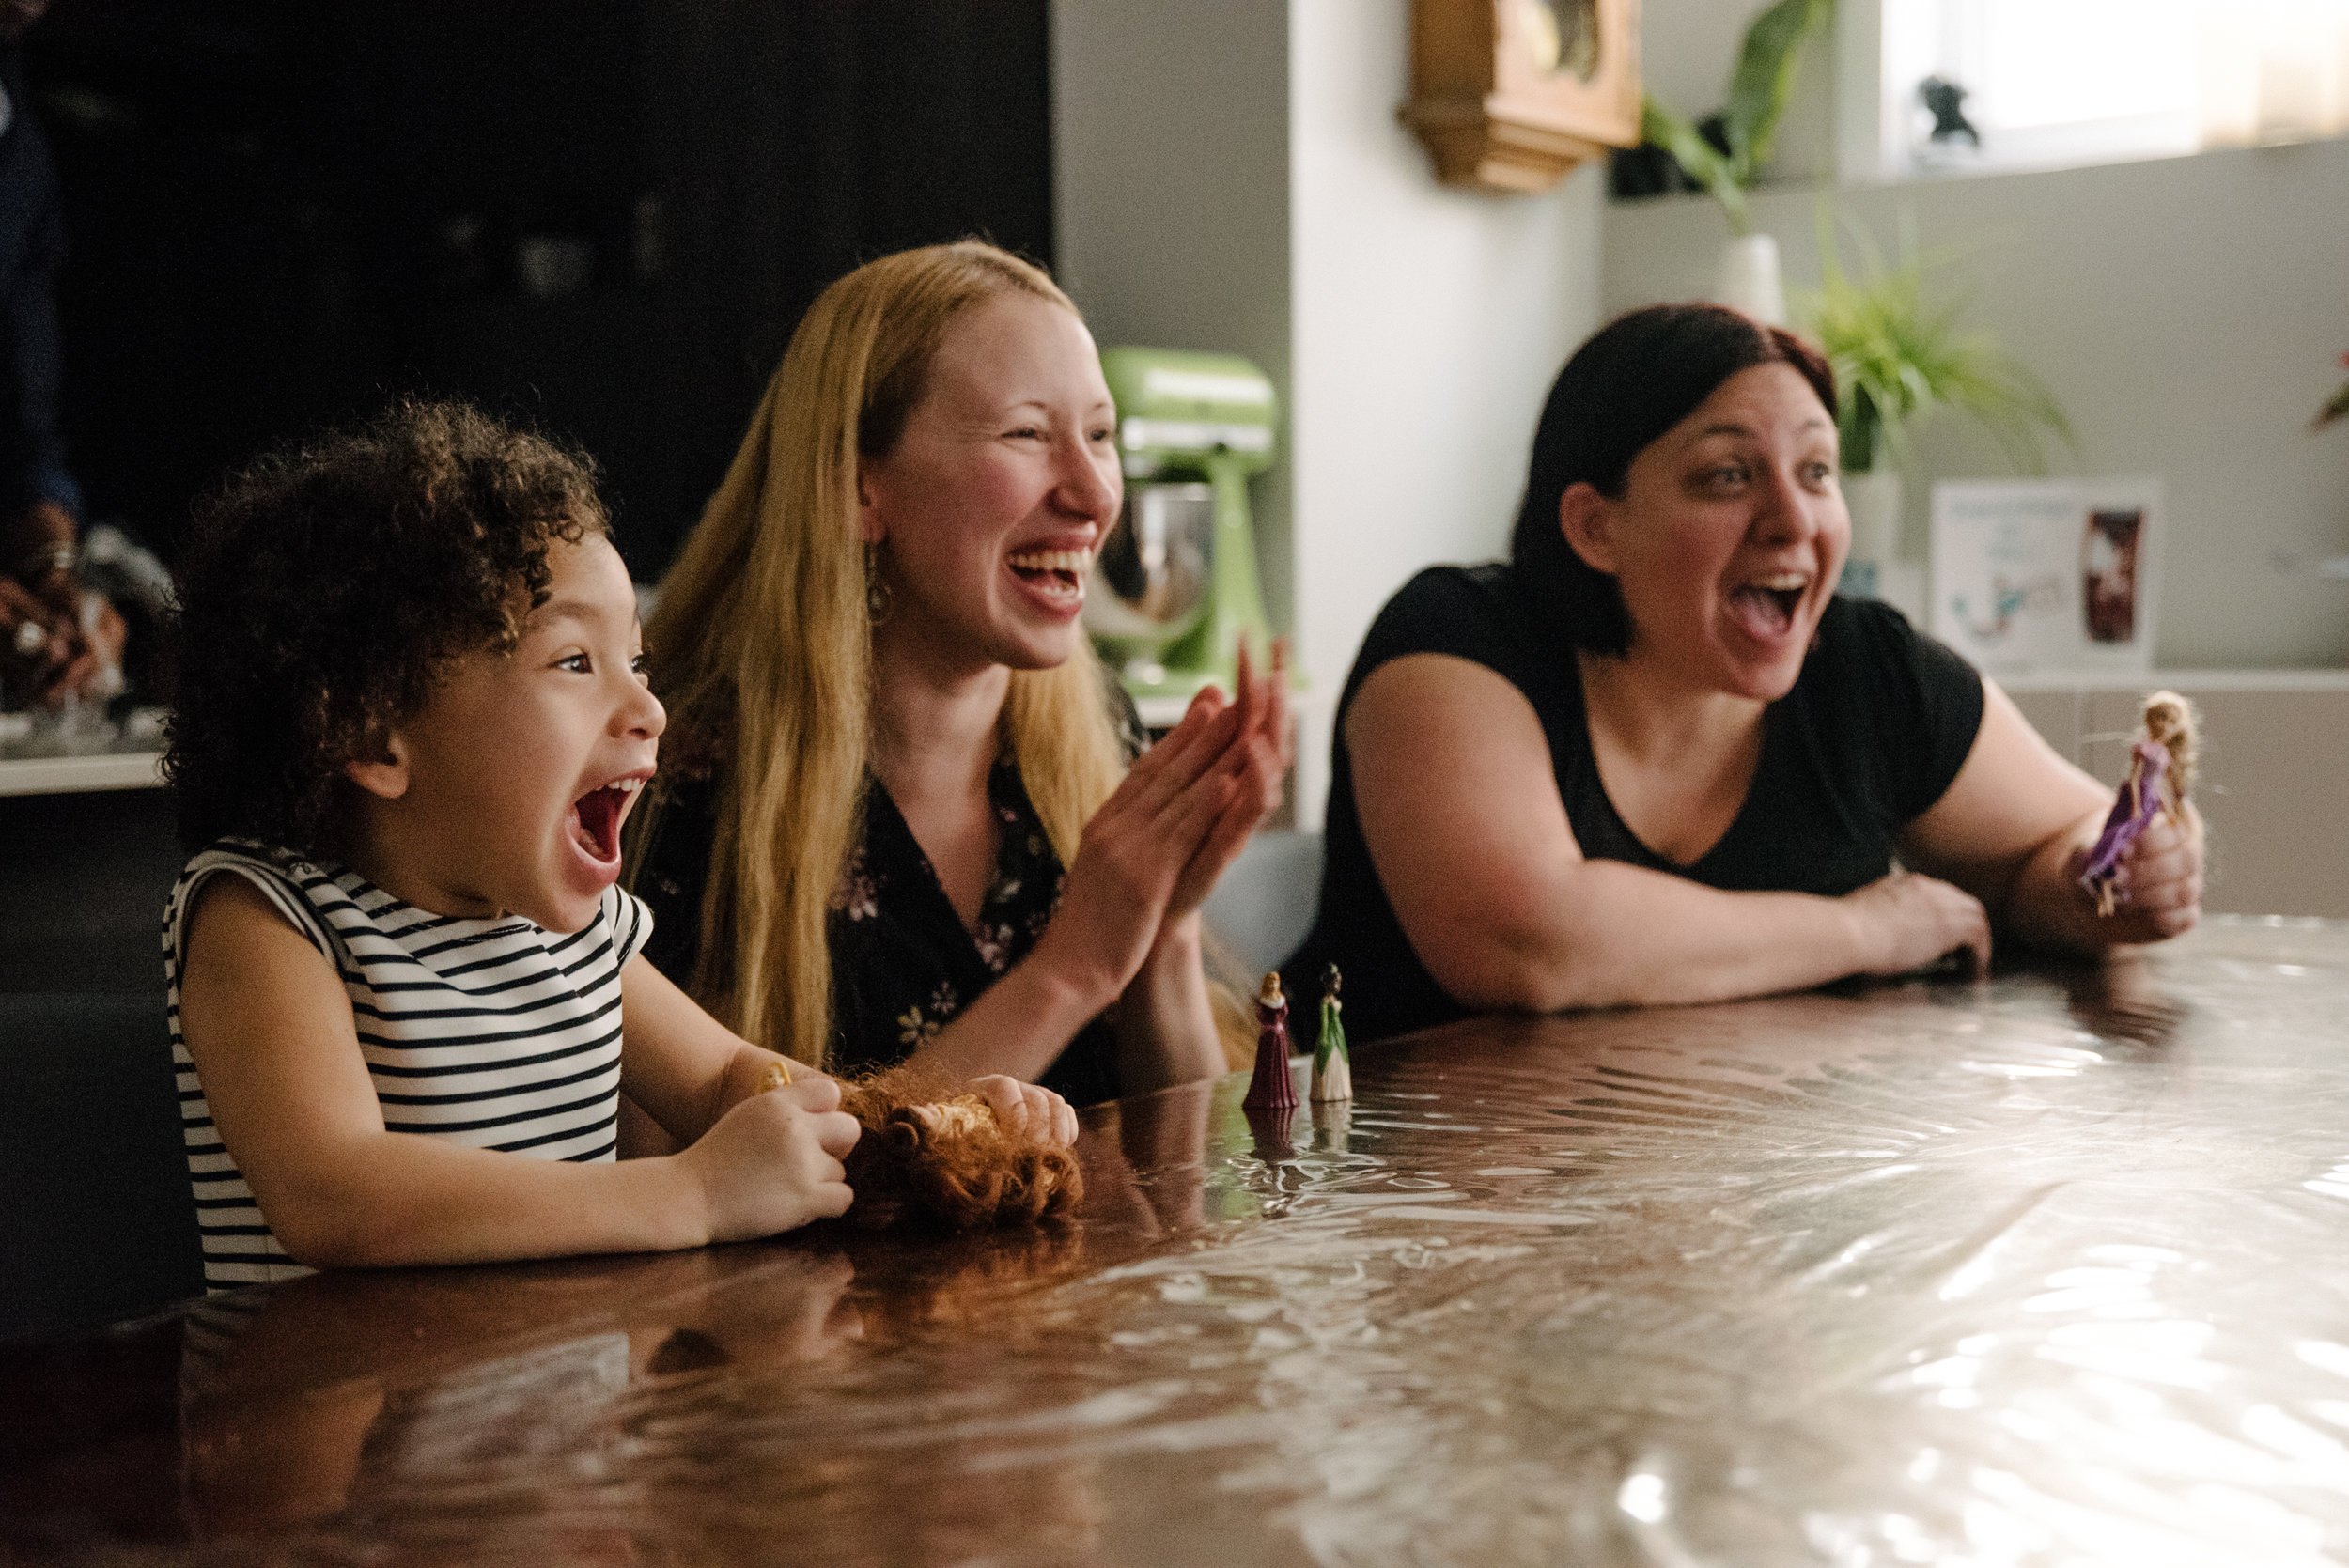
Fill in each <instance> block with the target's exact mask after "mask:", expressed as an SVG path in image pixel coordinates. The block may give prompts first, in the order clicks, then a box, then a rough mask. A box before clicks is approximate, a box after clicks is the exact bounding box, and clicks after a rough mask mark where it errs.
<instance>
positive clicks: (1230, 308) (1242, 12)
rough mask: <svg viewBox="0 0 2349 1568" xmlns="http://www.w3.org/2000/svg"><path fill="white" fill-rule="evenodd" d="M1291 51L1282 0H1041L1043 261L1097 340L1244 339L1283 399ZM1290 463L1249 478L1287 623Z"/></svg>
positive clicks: (1190, 345)
mask: <svg viewBox="0 0 2349 1568" xmlns="http://www.w3.org/2000/svg"><path fill="white" fill-rule="evenodd" d="M1288 65H1289V59H1288V17H1287V7H1286V6H1285V5H1283V4H1281V3H1280V0H1058V3H1056V4H1055V5H1054V6H1053V7H1052V199H1053V214H1052V217H1053V231H1054V232H1053V250H1054V252H1055V256H1054V261H1055V263H1056V266H1057V271H1058V272H1059V277H1060V282H1061V286H1062V287H1065V288H1066V289H1067V290H1068V292H1069V296H1070V298H1072V299H1074V300H1075V301H1076V302H1077V304H1078V306H1079V307H1080V308H1081V309H1082V310H1083V311H1084V313H1085V318H1086V320H1087V322H1088V323H1089V324H1090V325H1091V326H1092V328H1093V333H1094V336H1095V337H1096V339H1097V340H1098V341H1099V342H1100V343H1101V344H1102V345H1103V346H1104V347H1109V346H1112V345H1115V344H1121V343H1128V344H1142V345H1144V346H1147V347H1149V348H1154V349H1206V350H1209V351H1213V352H1220V353H1234V354H1244V355H1246V356H1247V357H1248V358H1249V359H1251V360H1253V361H1254V362H1255V363H1256V365H1258V366H1259V367H1260V368H1262V369H1263V371H1264V372H1265V374H1267V375H1268V376H1270V377H1271V378H1272V380H1273V384H1274V385H1276V386H1278V387H1280V388H1281V389H1282V393H1283V400H1284V401H1285V398H1286V395H1287V392H1288V388H1289V380H1290V378H1289V316H1290V311H1289V190H1288V178H1289V172H1288V171H1289V123H1288V120H1289V116H1288V102H1289V88H1288ZM1285 434H1286V432H1285V431H1284V432H1283V449H1285V447H1286V444H1287V443H1286V440H1285ZM1289 478H1290V474H1289V468H1288V465H1287V464H1286V463H1281V464H1279V465H1277V466H1276V467H1275V468H1274V469H1273V471H1272V472H1271V473H1269V474H1266V475H1264V476H1263V477H1262V478H1260V479H1258V480H1257V481H1256V482H1255V484H1254V486H1253V487H1252V502H1253V504H1254V511H1253V515H1254V518H1255V522H1256V535H1257V554H1258V556H1259V558H1260V561H1261V565H1262V567H1263V574H1264V579H1265V584H1264V586H1265V602H1266V604H1267V606H1268V609H1269V610H1270V613H1271V614H1272V618H1273V623H1274V624H1275V625H1276V626H1279V627H1281V628H1283V629H1286V628H1288V626H1289V625H1290V621H1289V607H1290V602H1291V593H1290V579H1289V561H1290V551H1289Z"/></svg>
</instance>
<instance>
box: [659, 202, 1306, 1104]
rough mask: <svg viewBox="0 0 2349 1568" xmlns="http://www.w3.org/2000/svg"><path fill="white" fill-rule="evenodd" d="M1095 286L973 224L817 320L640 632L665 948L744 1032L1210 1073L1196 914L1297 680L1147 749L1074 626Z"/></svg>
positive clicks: (793, 348) (835, 1062)
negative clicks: (1137, 750)
mask: <svg viewBox="0 0 2349 1568" xmlns="http://www.w3.org/2000/svg"><path fill="white" fill-rule="evenodd" d="M1121 495H1122V480H1121V475H1120V468H1119V463H1118V457H1117V449H1116V442H1115V419H1114V411H1113V410H1112V405H1111V402H1110V396H1109V391H1108V388H1107V387H1106V386H1105V385H1104V384H1103V382H1102V380H1101V373H1100V368H1099V362H1098V359H1097V353H1096V350H1095V348H1094V344H1093V339H1092V336H1091V335H1090V334H1088V333H1087V332H1086V330H1085V326H1084V322H1083V321H1082V319H1081V318H1080V317H1079V316H1078V314H1077V311H1076V307H1075V306H1074V305H1072V304H1071V303H1069V302H1068V299H1067V297H1066V295H1064V294H1063V293H1062V292H1061V291H1060V290H1059V289H1058V288H1057V287H1054V286H1053V284H1052V282H1051V280H1050V279H1049V278H1048V277H1046V276H1045V275H1044V274H1043V273H1042V272H1039V271H1037V270H1036V269H1035V268H1034V267H1032V266H1029V265H1028V264H1027V263H1025V262H1022V261H1020V260H1019V259H1018V258H1017V257H1014V256H1010V255H1008V254H1006V253H1004V252H1003V251H1000V250H997V249H995V248H994V247H992V246H989V245H984V244H979V243H975V242H967V241H966V242H964V243H960V244H955V245H941V246H934V247H930V248H927V249H924V250H916V251H908V252H904V253H901V254H899V255H896V256H886V257H883V258H882V259H880V260H879V261H875V262H872V263H870V264H868V265H866V266H864V267H863V268H860V269H859V270H858V271H856V272H852V273H850V274H849V275H848V276H847V277H845V278H842V279H841V280H840V281H838V282H837V283H835V284H833V285H832V287H830V288H829V289H827V290H825V292H824V294H823V296H822V297H821V298H820V299H818V300H817V303H816V304H815V305H814V307H813V308H811V309H810V310H809V312H808V314H807V317H806V318H805V319H804V320H802V321H801V324H800V328H799V330H798V332H797V333H796V334H794V335H793V337H792V340H791V345H790V348H789V349H787V350H786V353H785V355H784V359H783V364H782V366H781V367H780V368H779V369H778V370H777V371H776V372H775V376H774V380H772V381H771V382H770V384H769V386H768V388H767V395H766V397H765V399H764V400H763V401H762V402H761V404H760V405H759V409H758V411H757V412H756V414H754V416H753V418H752V422H751V429H750V434H749V435H748V437H747V438H746V439H745V440H744V442H743V443H742V448H741V450H740V452H739V454H738V455H737V456H736V458H735V461H734V465H733V467H732V469H731V470H730V471H729V472H728V474H727V475H726V478H725V482H724V484H723V486H722V487H721V488H720V489H719V490H718V493H717V495H716V496H715V497H714V498H712V500H711V501H710V504H709V507H708V511H707V513H706V514H705V515H704V517H703V519H702V521H701V523H700V525H699V526H698V527H697V528H696V529H695V530H694V532H693V534H692V537H691V538H690V539H688V541H687V542H686V545H685V548H684V550H683V551H682V552H681V553H680V555H679V556H678V559H677V566H676V567H675V568H674V569H673V570H672V571H671V572H670V574H669V577H668V579H667V581H666V582H664V583H663V584H662V586H661V600H660V605H659V608H658V610H657V611H656V613H655V614H654V616H653V620H652V624H651V626H650V628H649V629H647V636H646V641H647V644H648V646H649V647H650V648H651V649H652V650H653V653H652V658H653V660H654V664H655V668H656V671H657V673H658V680H659V685H660V689H661V693H662V695H663V697H664V698H665V699H666V701H667V702H668V704H669V706H670V713H671V720H670V731H669V734H670V737H671V739H670V741H669V743H668V744H666V745H665V746H664V751H663V757H662V763H661V776H660V780H659V781H658V784H657V786H656V790H655V794H654V798H653V799H652V800H650V801H648V802H647V806H648V809H646V811H644V812H643V813H642V817H643V821H642V826H641V827H640V830H639V832H638V835H637V839H636V841H635V844H634V846H633V853H632V856H631V859H632V862H633V865H634V875H635V887H636V889H637V891H638V892H639V893H641V894H642V895H643V896H644V897H645V898H646V900H647V901H648V902H649V903H651V904H652V906H653V908H654V909H655V911H656V914H657V916H658V921H657V924H656V928H655V938H654V945H653V946H651V947H649V948H648V949H647V955H648V956H650V957H651V958H652V960H653V962H654V963H655V964H656V966H658V967H660V968H661V969H663V970H666V971H667V972H668V973H669V974H670V975H671V976H672V977H673V978H675V979H677V981H679V983H681V984H683V985H685V986H687V987H688V988H689V989H690V990H691V991H692V993H693V994H694V995H695V996H696V997H698V998H699V999H701V1000H702V1001H703V1002H704V1003H705V1005H707V1006H708V1007H709V1008H710V1009H711V1010H712V1011H714V1012H715V1013H716V1014H717V1016H718V1017H720V1018H722V1019H723V1020H725V1021H726V1023H727V1024H728V1025H729V1026H731V1027H732V1028H734V1029H735V1030H736V1031H738V1032H739V1033H741V1034H742V1035H743V1036H744V1037H745V1038H748V1039H750V1040H753V1041H755V1042H757V1043H758V1044H761V1045H764V1046H768V1047H770V1048H773V1049H775V1050H778V1051H781V1052H783V1053H785V1054H786V1055H789V1056H793V1057H796V1058H798V1059H800V1060H801V1061H803V1062H808V1063H820V1064H824V1065H828V1066H833V1067H839V1068H847V1069H855V1068H860V1067H864V1066H870V1065H876V1064H880V1063H889V1062H894V1061H896V1060H900V1059H903V1058H906V1057H913V1058H917V1059H919V1060H922V1061H925V1062H926V1063H931V1064H933V1065H935V1066H937V1067H938V1068H939V1069H940V1070H941V1071H942V1072H944V1073H947V1074H949V1075H951V1076H953V1077H955V1078H957V1079H960V1078H967V1077H970V1076H972V1075H973V1074H978V1073H985V1072H1003V1073H1009V1074H1011V1075H1013V1076H1015V1077H1018V1078H1020V1079H1027V1080H1030V1081H1033V1082H1040V1083H1042V1084H1044V1085H1045V1086H1046V1087H1048V1088H1052V1089H1057V1090H1059V1091H1060V1092H1061V1093H1062V1094H1065V1095H1066V1097H1067V1098H1068V1099H1069V1100H1070V1101H1071V1102H1072V1103H1075V1104H1080V1105H1082V1104H1087V1103H1090V1102H1093V1101H1097V1100H1102V1099H1107V1098H1111V1097H1113V1096H1116V1095H1119V1094H1134V1093H1139V1092H1143V1091H1147V1090H1150V1089H1155V1088H1159V1087H1162V1086H1164V1085H1166V1084H1170V1083H1178V1082H1183V1081H1187V1080H1189V1079H1197V1078H1204V1077H1208V1076H1211V1075H1213V1074H1215V1073H1219V1072H1221V1071H1222V1070H1223V1067H1224V1059H1223V1055H1222V1051H1221V1047H1220V1046H1219V1044H1218V1042H1217V1038H1216V1032H1215V1026H1214V1021H1213V1017H1212V1015H1211V1013H1210V1010H1209V1004H1208V997H1207V989H1206V980H1205V978H1204V976H1203V973H1202V970H1201V964H1200V951H1199V919H1198V909H1199V905H1200V903H1201V901H1202V900H1203V899H1204V898H1205V897H1206V894H1207V893H1208V891H1209V890H1210V889H1211V888H1212V887H1213V886H1214V883H1215V879H1216V877H1218V876H1219V875H1220V874H1221V872H1222V870H1223V868H1224V866H1225V865H1226V864H1228V863H1229V862H1230V861H1231V859H1232V858H1233V856H1234V855H1236V854H1237V852H1238V850H1239V847H1240V846H1241V845H1242V844H1243V843H1245V842H1246V840H1247V837H1248V835H1249V833H1250V832H1251V831H1253V830H1254V828H1255V827H1256V825H1257V824H1258V823H1259V822H1261V821H1262V820H1263V819H1264V817H1265V815H1267V814H1268V812H1269V811H1270V810H1271V809H1272V807H1273V805H1274V804H1275V803H1276V802H1277V800H1278V798H1279V790H1280V782H1279V781H1280V776H1281V772H1282V769H1283V757H1282V755H1281V739H1280V737H1282V736H1283V733H1284V729H1285V725H1284V722H1283V713H1282V697H1281V694H1280V690H1279V680H1278V678H1277V674H1276V676H1275V677H1274V678H1270V679H1262V678H1259V679H1250V678H1248V677H1247V675H1245V673H1243V676H1242V680H1241V682H1240V686H1241V691H1240V692H1239V695H1238V699H1237V701H1236V702H1229V703H1227V702H1226V701H1225V700H1224V698H1223V697H1222V696H1221V694H1220V693H1217V692H1213V691H1209V692H1206V693H1203V694H1202V696H1201V698H1200V700H1199V701H1198V702H1196V703H1194V704H1193V705H1192V706H1191V708H1190V712H1189V713H1187V714H1186V715H1185V717H1184V719H1183V722H1182V723H1181V724H1180V725H1178V726H1177V727H1176V728H1175V730H1174V732H1173V733H1172V734H1170V735H1169V736H1168V737H1166V738H1165V739H1163V740H1162V741H1160V742H1159V744H1158V745H1157V746H1156V747H1153V748H1151V749H1150V750H1148V751H1147V752H1145V753H1142V754H1141V756H1140V757H1139V759H1138V760H1136V761H1134V762H1133V764H1132V767H1131V768H1130V770H1128V767H1127V762H1128V755H1129V753H1130V748H1129V746H1128V743H1127V740H1126V737H1125V728H1124V726H1122V725H1121V722H1120V714H1121V712H1122V713H1128V714H1129V713H1130V708H1129V707H1127V706H1124V705H1123V704H1122V700H1121V699H1119V698H1118V697H1117V696H1116V695H1115V691H1114V688H1113V686H1112V683H1111V682H1110V680H1109V679H1108V677H1107V675H1105V673H1104V671H1103V670H1102V667H1101V665H1100V664H1099V662H1098V661H1097V660H1096V659H1095V658H1094V656H1093V653H1092V651H1091V648H1090V645H1089V644H1087V643H1086V641H1085V638H1084V635H1083V633H1082V631H1081V629H1080V628H1079V626H1078V624H1077V617H1078V612H1079V610H1080V608H1081V605H1082V603H1083V596H1084V591H1085V573H1086V570H1087V568H1088V567H1090V565H1091V563H1092V559H1093V554H1094V551H1095V550H1096V548H1097V546H1098V544H1099V542H1100V539H1101V536H1102V535H1103V534H1104V533H1105V532H1106V531H1107V530H1108V528H1109V527H1110V525H1111V524H1112V522H1113V521H1115V520H1116V518H1117V513H1118V506H1119V504H1120V500H1121Z"/></svg>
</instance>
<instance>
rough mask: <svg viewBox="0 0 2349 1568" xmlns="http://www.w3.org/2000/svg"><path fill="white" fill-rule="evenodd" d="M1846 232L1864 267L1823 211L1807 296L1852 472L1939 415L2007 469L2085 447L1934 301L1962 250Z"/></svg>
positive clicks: (1958, 309) (2038, 466)
mask: <svg viewBox="0 0 2349 1568" xmlns="http://www.w3.org/2000/svg"><path fill="white" fill-rule="evenodd" d="M1844 226H1845V227H1846V228H1848V229H1849V230H1850V233H1851V236H1852V240H1853V241H1854V243H1855V246H1856V248H1857V249H1858V251H1859V266H1858V268H1856V269H1854V270H1851V271H1846V270H1845V268H1844V266H1843V256H1842V254H1841V246H1840V243H1839V242H1838V241H1837V238H1836V235H1835V232H1834V227H1833V225H1832V224H1830V222H1829V221H1828V212H1827V210H1826V206H1825V204H1824V203H1822V204H1821V210H1820V213H1819V217H1818V227H1819V241H1820V242H1819V257H1820V262H1819V269H1820V276H1821V282H1820V287H1819V288H1818V289H1817V290H1816V292H1814V293H1812V294H1809V295H1807V296H1798V297H1797V298H1798V303H1799V305H1800V308H1801V310H1802V313H1803V315H1804V317H1805V318H1806V319H1807V321H1808V323H1809V324H1810V326H1811V329H1812V332H1813V333H1814V334H1816V335H1817V337H1818V339H1819V343H1820V346H1821V347H1822V348H1823V349H1826V351H1827V355H1828V362H1829V363H1830V364H1832V365H1834V367H1835V379H1836V382H1837V386H1838V389H1839V394H1838V395H1839V397H1840V398H1841V400H1842V403H1843V407H1842V408H1840V409H1839V410H1838V411H1837V415H1836V425H1837V429H1838V431H1839V432H1840V434H1841V437H1842V440H1843V457H1844V466H1845V467H1847V468H1850V469H1851V470H1853V471H1854V472H1855V473H1857V472H1864V471H1865V470H1866V469H1868V468H1870V467H1873V466H1874V465H1875V461H1876V460H1877V459H1878V458H1890V460H1892V461H1893V462H1896V463H1897V462H1901V461H1904V460H1905V459H1906V451H1907V443H1906V427H1907V425H1908V423H1909V422H1910V421H1911V420H1913V419H1916V418H1918V417H1920V416H1921V415H1923V414H1925V413H1927V412H1929V411H1931V410H1933V409H1935V408H1937V407H1949V408H1953V409H1958V410H1961V411H1964V412H1966V413H1968V414H1970V415H1972V416H1973V417H1974V418H1975V419H1976V420H1978V421H1979V422H1980V423H1981V424H1982V426H1983V428H1984V429H1985V430H1987V431H1988V432H1989V434H1990V436H1991V438H1992V439H1993V440H1995V441H1996V442H1998V443H1999V450H2000V451H2001V452H2002V453H2003V454H2004V455H2005V457H2006V458H2007V460H2008V461H2009V462H2010V463H2012V464H2014V465H2015V467H2016V468H2018V469H2021V470H2024V471H2027V472H2034V473H2035V472H2042V471H2044V469H2045V467H2046V463H2045V454H2044V452H2043V449H2042V446H2041V436H2042V434H2043V433H2046V434H2052V435H2054V436H2056V437H2059V438H2060V439H2061V440H2062V441H2063V442H2066V443H2067V444H2077V443H2076V442H2075V440H2074V436H2073V433H2072V427H2071V423H2070V422H2069V421H2068V420H2067V419H2065V418H2064V415H2063V411H2062V409H2061V407H2060V406H2059V405H2058V404H2057V402H2056V400H2055V397H2054V396H2053V394H2051V393H2049V392H2048V390H2047V388H2046V385H2045V384H2044V383H2042V382H2041V381H2040V380H2038V378H2037V377H2035V376H2033V375H2032V374H2031V373H2030V371H2029V370H2027V369H2026V368H2024V367H2023V365H2020V364H2019V363H2017V362H2016V361H2015V360H2014V359H2013V358H2011V357H2009V356H2008V355H2007V354H2005V353H2003V352H2002V351H2000V350H1999V348H1998V347H1997V345H1996V344H1994V343H1993V342H1992V341H1991V340H1990V338H1989V337H1988V336H1987V335H1986V334H1981V333H1966V332H1962V331H1960V330H1959V327H1958V322H1959V319H1960V318H1961V317H1962V315H1963V314H1964V306H1963V303H1962V302H1961V303H1951V304H1947V305H1941V306H1938V307H1937V306H1935V305H1933V304H1930V303H1928V302H1927V300H1926V295H1925V276H1926V273H1927V272H1928V271H1929V270H1930V269H1932V268H1934V267H1937V266H1939V265H1942V264H1944V263H1945V262H1946V261H1947V260H1948V259H1949V258H1950V256H1951V255H1952V253H1951V252H1949V251H1947V250H1940V251H1925V250H1921V249H1920V248H1919V247H1918V246H1917V243H1916V241H1915V237H1914V235H1913V233H1910V232H1906V231H1905V232H1904V234H1903V241H1902V245H1901V253H1900V258H1899V260H1898V261H1897V262H1894V263H1892V264H1890V265H1888V264H1887V263H1886V261H1885V259H1884V257H1883V255H1882V253H1881V252H1879V251H1878V250H1877V249H1876V246H1875V241H1873V240H1872V239H1871V238H1870V237H1869V235H1868V233H1867V231H1866V230H1865V229H1863V228H1861V227H1859V225H1857V224H1856V223H1852V222H1850V221H1849V220H1846V221H1845V225H1844ZM2344 393H2345V394H2349V389H2344Z"/></svg>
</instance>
